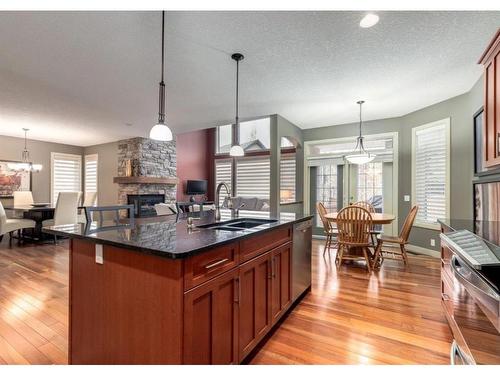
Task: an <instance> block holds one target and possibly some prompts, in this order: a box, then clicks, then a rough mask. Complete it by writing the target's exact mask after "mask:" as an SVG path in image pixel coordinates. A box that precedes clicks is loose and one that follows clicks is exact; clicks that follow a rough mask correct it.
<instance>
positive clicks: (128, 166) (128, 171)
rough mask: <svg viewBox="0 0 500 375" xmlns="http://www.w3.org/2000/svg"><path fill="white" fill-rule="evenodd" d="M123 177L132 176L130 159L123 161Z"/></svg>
mask: <svg viewBox="0 0 500 375" xmlns="http://www.w3.org/2000/svg"><path fill="white" fill-rule="evenodd" d="M125 176H127V177H130V176H132V160H130V159H127V160H126V161H125Z"/></svg>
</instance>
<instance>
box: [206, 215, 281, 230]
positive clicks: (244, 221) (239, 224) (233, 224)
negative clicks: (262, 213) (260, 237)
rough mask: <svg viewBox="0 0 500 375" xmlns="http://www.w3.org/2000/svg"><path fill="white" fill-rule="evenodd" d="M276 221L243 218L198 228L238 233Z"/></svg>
mask: <svg viewBox="0 0 500 375" xmlns="http://www.w3.org/2000/svg"><path fill="white" fill-rule="evenodd" d="M276 221H277V220H270V219H252V218H241V219H233V220H226V221H220V222H218V223H211V224H203V225H198V228H204V229H215V230H229V231H238V230H244V229H249V228H254V227H258V226H259V225H262V224H270V223H275V222H276Z"/></svg>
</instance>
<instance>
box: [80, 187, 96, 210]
mask: <svg viewBox="0 0 500 375" xmlns="http://www.w3.org/2000/svg"><path fill="white" fill-rule="evenodd" d="M96 203H97V191H88V192H86V193H85V196H84V197H83V204H82V206H84V207H91V206H95V204H96Z"/></svg>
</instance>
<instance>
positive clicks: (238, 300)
mask: <svg viewBox="0 0 500 375" xmlns="http://www.w3.org/2000/svg"><path fill="white" fill-rule="evenodd" d="M234 282H235V283H237V284H238V286H237V289H236V293H235V294H236V297H235V299H234V303H237V304H238V305H239V304H240V301H241V285H240V284H241V282H240V277H239V276H238V277H237V278H235V279H234Z"/></svg>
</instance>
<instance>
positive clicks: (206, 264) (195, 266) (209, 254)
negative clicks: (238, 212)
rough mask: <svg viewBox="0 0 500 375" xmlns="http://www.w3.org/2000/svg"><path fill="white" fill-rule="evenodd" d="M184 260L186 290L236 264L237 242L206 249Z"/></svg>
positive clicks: (237, 259)
mask: <svg viewBox="0 0 500 375" xmlns="http://www.w3.org/2000/svg"><path fill="white" fill-rule="evenodd" d="M184 262H185V263H184V290H188V289H191V288H193V287H195V286H197V285H200V284H202V283H204V282H205V281H208V280H210V279H212V278H213V277H215V276H217V275H220V274H221V273H223V272H226V271H228V270H230V269H232V268H234V267H236V266H238V264H239V243H238V242H235V243H231V244H228V245H223V246H220V247H216V248H214V249H212V250H207V251H205V252H203V253H201V254H199V255H195V256H193V257H190V258H187V259H186V260H185V261H184Z"/></svg>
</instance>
